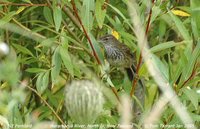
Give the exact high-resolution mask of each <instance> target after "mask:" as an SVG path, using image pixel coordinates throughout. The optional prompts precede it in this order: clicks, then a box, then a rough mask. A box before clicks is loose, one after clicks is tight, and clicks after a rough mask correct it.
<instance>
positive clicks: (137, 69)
mask: <svg viewBox="0 0 200 129" xmlns="http://www.w3.org/2000/svg"><path fill="white" fill-rule="evenodd" d="M154 2H155V0H152V7H153V5H154ZM152 7H151V9H150V12H149V17H148V21H147V26H146V31H145V35H146V36H147V34H148V31H149V27H150V22H151V16H152ZM141 64H142V50H141V51H140V56H139V62H138V64H137V67H136V76H137V75H138V72H139V69H140V66H141ZM138 80H139V77H135V78H134V80H133V82H132V89H131V92H130V96H131V97H132V96H133V94H134V91H135V87H136V84H137V82H138Z"/></svg>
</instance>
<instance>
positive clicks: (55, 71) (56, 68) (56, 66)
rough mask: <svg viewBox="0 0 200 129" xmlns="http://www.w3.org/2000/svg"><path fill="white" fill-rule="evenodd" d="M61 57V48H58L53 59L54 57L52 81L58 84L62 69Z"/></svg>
mask: <svg viewBox="0 0 200 129" xmlns="http://www.w3.org/2000/svg"><path fill="white" fill-rule="evenodd" d="M61 62H62V60H61V57H60V53H59V47H57V48H56V50H55V52H54V54H53V57H52V67H53V68H52V70H51V79H52V82H54V83H55V82H56V80H57V78H58V76H59V73H60V69H61Z"/></svg>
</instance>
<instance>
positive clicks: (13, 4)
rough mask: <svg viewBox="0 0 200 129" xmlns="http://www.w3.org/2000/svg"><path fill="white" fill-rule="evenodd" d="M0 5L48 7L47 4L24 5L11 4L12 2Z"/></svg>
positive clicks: (0, 3)
mask: <svg viewBox="0 0 200 129" xmlns="http://www.w3.org/2000/svg"><path fill="white" fill-rule="evenodd" d="M0 5H14V6H48V4H26V3H12V2H0Z"/></svg>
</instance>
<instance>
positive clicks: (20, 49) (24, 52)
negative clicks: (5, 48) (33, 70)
mask: <svg viewBox="0 0 200 129" xmlns="http://www.w3.org/2000/svg"><path fill="white" fill-rule="evenodd" d="M12 45H13V46H14V47H15V48H16V49H17V50H18V51H19V52H22V53H23V54H27V55H30V56H33V57H34V55H33V54H32V52H31V51H30V50H28V49H27V48H26V47H23V46H21V45H18V44H14V43H13V44H12Z"/></svg>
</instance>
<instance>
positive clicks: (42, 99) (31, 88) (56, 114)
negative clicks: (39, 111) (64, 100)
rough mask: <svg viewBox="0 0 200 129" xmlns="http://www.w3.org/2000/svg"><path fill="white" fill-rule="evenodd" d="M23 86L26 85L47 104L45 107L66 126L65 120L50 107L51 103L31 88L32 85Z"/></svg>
mask: <svg viewBox="0 0 200 129" xmlns="http://www.w3.org/2000/svg"><path fill="white" fill-rule="evenodd" d="M23 86H25V87H27V88H28V89H29V90H31V91H32V92H34V93H35V94H36V95H37V96H38V97H39V98H40V99H41V100H42V101H43V102H44V104H45V105H47V107H48V108H49V109H50V110H51V111H52V112H53V114H54V115H55V116H56V118H57V119H58V120H59V121H60V122H61V123H62V124H63V125H64V126H65V127H66V124H65V122H64V121H63V120H62V119H61V118H60V116H58V114H57V113H56V111H55V110H54V109H53V108H52V107H51V105H49V103H48V102H47V101H46V100H45V99H44V98H42V96H41V95H40V94H39V93H38V92H37V91H36V90H35V89H33V88H32V87H30V86H27V85H23ZM66 129H67V128H66Z"/></svg>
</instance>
